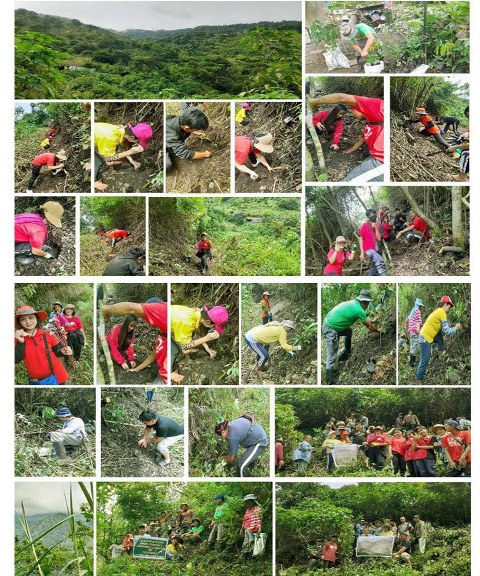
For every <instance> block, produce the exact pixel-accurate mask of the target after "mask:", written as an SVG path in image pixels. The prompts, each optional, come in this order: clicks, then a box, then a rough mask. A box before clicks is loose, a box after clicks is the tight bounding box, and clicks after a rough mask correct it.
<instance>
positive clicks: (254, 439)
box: [215, 412, 268, 478]
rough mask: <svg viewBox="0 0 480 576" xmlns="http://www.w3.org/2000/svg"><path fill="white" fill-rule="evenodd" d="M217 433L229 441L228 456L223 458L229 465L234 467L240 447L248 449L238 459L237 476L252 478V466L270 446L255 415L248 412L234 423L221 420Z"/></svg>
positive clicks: (216, 428) (216, 425) (217, 425)
mask: <svg viewBox="0 0 480 576" xmlns="http://www.w3.org/2000/svg"><path fill="white" fill-rule="evenodd" d="M215 433H216V434H218V435H219V436H221V437H222V438H223V439H224V440H227V441H228V455H227V456H224V457H223V459H224V460H226V461H227V464H229V465H233V463H234V462H235V458H236V456H237V454H238V451H239V449H240V447H242V448H245V449H246V450H245V452H244V453H243V454H242V455H241V456H240V457H239V458H238V459H237V462H236V467H237V475H238V476H240V477H241V478H244V477H249V476H251V475H252V471H251V468H252V466H253V465H254V464H255V462H256V460H257V458H259V456H261V455H262V454H263V453H264V452H265V450H266V449H267V446H268V436H267V434H266V432H265V430H264V429H263V428H262V427H261V426H260V424H259V423H258V422H257V421H256V418H255V415H254V414H252V413H251V412H246V413H245V414H244V415H243V416H240V418H236V419H235V420H232V421H229V420H227V419H225V418H219V419H218V420H217V422H216V424H215Z"/></svg>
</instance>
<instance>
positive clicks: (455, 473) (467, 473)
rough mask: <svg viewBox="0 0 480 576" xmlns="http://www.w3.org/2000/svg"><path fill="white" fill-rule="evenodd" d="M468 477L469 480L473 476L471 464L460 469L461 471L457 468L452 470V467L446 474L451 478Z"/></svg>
mask: <svg viewBox="0 0 480 576" xmlns="http://www.w3.org/2000/svg"><path fill="white" fill-rule="evenodd" d="M462 474H463V475H464V476H467V477H468V478H470V475H471V464H470V462H468V463H467V465H466V466H465V468H460V469H458V470H457V469H456V468H450V466H449V467H448V468H447V471H446V472H445V476H450V477H455V476H461V475H462Z"/></svg>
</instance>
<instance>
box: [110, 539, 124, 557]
mask: <svg viewBox="0 0 480 576" xmlns="http://www.w3.org/2000/svg"><path fill="white" fill-rule="evenodd" d="M108 550H109V551H110V554H111V557H112V560H115V558H120V556H121V555H122V553H123V544H122V541H121V540H117V541H116V542H115V544H112V545H111V546H110V547H109V549H108Z"/></svg>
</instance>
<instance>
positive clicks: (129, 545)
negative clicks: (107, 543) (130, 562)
mask: <svg viewBox="0 0 480 576" xmlns="http://www.w3.org/2000/svg"><path fill="white" fill-rule="evenodd" d="M122 545H123V550H124V551H125V553H126V554H128V555H129V556H130V555H131V554H132V552H133V534H127V535H126V536H125V538H124V539H123V542H122Z"/></svg>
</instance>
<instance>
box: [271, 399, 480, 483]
mask: <svg viewBox="0 0 480 576" xmlns="http://www.w3.org/2000/svg"><path fill="white" fill-rule="evenodd" d="M408 410H413V412H414V414H416V415H417V417H418V419H419V421H420V423H421V424H422V425H424V426H426V427H428V428H429V427H430V426H432V425H434V424H438V423H443V422H444V420H445V419H447V418H456V417H457V416H460V415H462V416H465V417H466V418H470V410H471V408H470V391H469V390H464V389H463V390H462V389H460V390H453V389H447V390H445V391H444V392H443V393H442V397H441V399H439V397H438V392H437V391H436V390H433V389H420V388H404V389H400V390H394V389H392V388H377V389H375V390H372V389H365V388H361V389H359V388H350V389H345V388H344V389H339V388H337V389H329V390H321V389H320V390H314V389H306V388H304V389H300V390H296V389H295V390H293V389H284V390H281V389H279V390H277V391H276V393H275V435H276V436H277V437H279V436H280V437H282V438H283V440H284V446H285V457H284V461H285V463H286V468H285V470H284V471H282V475H286V476H298V472H297V471H296V470H295V469H294V467H293V466H292V454H293V451H294V449H295V448H296V447H297V445H298V443H299V442H301V441H302V438H303V436H304V435H306V434H308V435H311V436H312V438H313V440H312V442H311V444H312V446H314V448H315V452H314V453H313V455H312V460H311V462H310V464H309V466H308V468H307V472H306V474H307V475H308V476H316V477H321V476H326V475H327V472H326V466H325V463H326V456H325V452H324V451H322V449H321V445H322V443H323V441H324V440H325V438H326V435H327V432H326V430H325V425H326V424H327V422H328V421H329V420H330V418H335V421H336V422H339V421H345V420H346V417H347V415H349V414H350V413H351V412H355V414H356V415H357V420H358V416H359V415H360V414H365V415H366V416H367V417H368V419H369V425H376V426H382V427H383V429H384V430H385V431H388V430H390V429H391V428H393V427H394V425H395V419H396V417H397V416H398V414H399V413H400V412H402V413H403V414H407V412H408ZM438 468H441V467H438ZM438 468H437V472H441V471H442V470H441V469H438ZM391 473H392V472H391V467H390V464H389V463H388V461H387V465H386V467H385V468H384V470H383V471H382V472H379V471H375V470H373V469H372V468H369V469H368V470H367V469H366V468H365V466H364V465H362V464H361V463H360V462H358V463H357V464H356V465H355V466H351V467H350V466H348V467H347V466H343V467H341V468H337V469H335V470H334V472H333V475H334V476H391Z"/></svg>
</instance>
